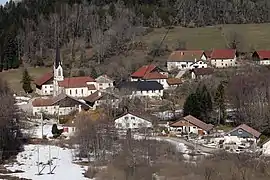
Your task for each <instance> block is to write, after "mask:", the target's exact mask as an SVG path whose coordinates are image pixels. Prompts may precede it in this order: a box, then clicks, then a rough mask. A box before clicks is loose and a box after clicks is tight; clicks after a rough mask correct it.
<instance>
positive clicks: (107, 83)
mask: <svg viewBox="0 0 270 180" xmlns="http://www.w3.org/2000/svg"><path fill="white" fill-rule="evenodd" d="M95 80H96V85H97V89H98V90H103V89H107V88H111V87H113V86H114V85H113V83H114V81H113V80H112V79H111V78H110V77H109V76H107V75H105V74H104V75H101V76H99V77H97V78H96V79H95Z"/></svg>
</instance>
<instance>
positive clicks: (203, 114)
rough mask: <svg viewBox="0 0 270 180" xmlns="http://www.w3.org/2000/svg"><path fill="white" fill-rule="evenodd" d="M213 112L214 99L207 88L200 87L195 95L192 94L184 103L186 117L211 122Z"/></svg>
mask: <svg viewBox="0 0 270 180" xmlns="http://www.w3.org/2000/svg"><path fill="white" fill-rule="evenodd" d="M212 110H213V107H212V98H211V95H210V93H209V91H208V90H207V88H206V86H205V85H203V86H202V87H200V86H198V88H197V89H196V92H195V93H192V94H190V95H189V96H188V97H187V99H186V101H185V103H184V110H183V111H184V116H186V115H192V116H194V117H196V118H198V119H201V120H203V121H205V122H210V114H211V112H212Z"/></svg>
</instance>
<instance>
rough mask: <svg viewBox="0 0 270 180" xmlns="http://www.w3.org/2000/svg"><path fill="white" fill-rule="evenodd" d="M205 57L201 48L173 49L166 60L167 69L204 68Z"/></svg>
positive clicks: (205, 64)
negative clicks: (195, 49) (196, 49)
mask: <svg viewBox="0 0 270 180" xmlns="http://www.w3.org/2000/svg"><path fill="white" fill-rule="evenodd" d="M206 60H207V57H206V55H205V53H204V52H203V51H201V50H198V51H194V50H185V51H174V52H172V53H171V55H170V56H169V58H168V60H167V68H168V71H172V70H174V69H181V70H182V69H194V68H206V67H207V63H206Z"/></svg>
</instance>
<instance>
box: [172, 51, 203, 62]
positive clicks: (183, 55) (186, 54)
mask: <svg viewBox="0 0 270 180" xmlns="http://www.w3.org/2000/svg"><path fill="white" fill-rule="evenodd" d="M203 53H204V52H203V51H202V50H185V51H174V52H172V53H171V55H170V56H169V58H168V61H172V62H174V61H192V62H193V61H194V60H195V59H197V60H198V59H201V57H202V55H203Z"/></svg>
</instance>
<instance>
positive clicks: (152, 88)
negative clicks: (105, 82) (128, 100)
mask: <svg viewBox="0 0 270 180" xmlns="http://www.w3.org/2000/svg"><path fill="white" fill-rule="evenodd" d="M116 88H118V89H119V91H120V93H123V95H127V96H129V97H158V98H160V97H162V96H163V89H164V88H163V86H162V85H161V84H160V83H158V82H157V81H124V82H121V83H119V84H118V85H117V86H116Z"/></svg>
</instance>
